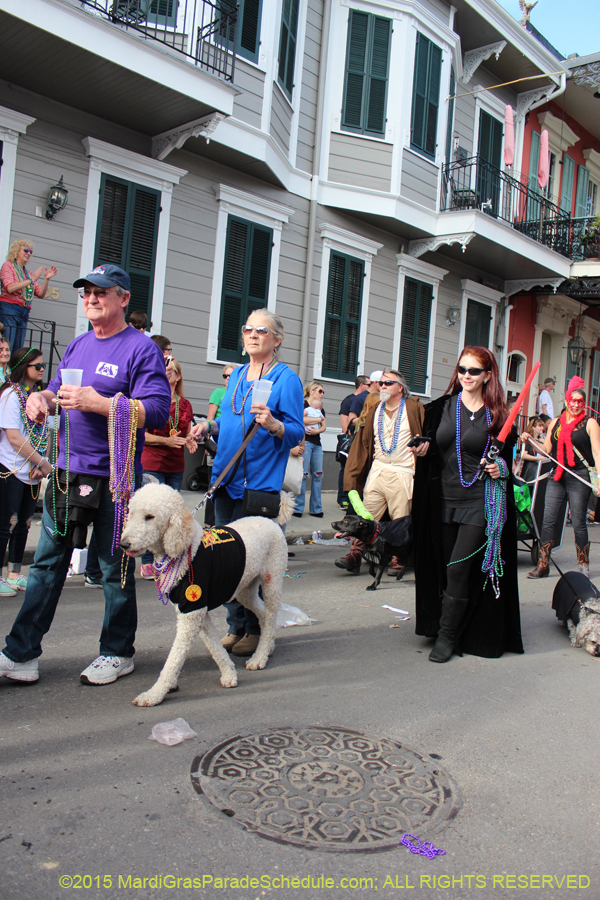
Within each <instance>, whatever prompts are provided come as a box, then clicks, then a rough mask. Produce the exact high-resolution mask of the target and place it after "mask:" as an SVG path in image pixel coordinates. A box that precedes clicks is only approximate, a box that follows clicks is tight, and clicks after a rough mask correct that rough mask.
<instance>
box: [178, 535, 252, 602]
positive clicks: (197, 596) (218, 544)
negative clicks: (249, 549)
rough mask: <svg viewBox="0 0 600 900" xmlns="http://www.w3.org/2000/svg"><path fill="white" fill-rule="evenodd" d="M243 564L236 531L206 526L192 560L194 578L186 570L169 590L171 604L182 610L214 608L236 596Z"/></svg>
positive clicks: (242, 546) (241, 550)
mask: <svg viewBox="0 0 600 900" xmlns="http://www.w3.org/2000/svg"><path fill="white" fill-rule="evenodd" d="M245 567H246V547H245V546H244V542H243V541H242V539H241V537H240V536H239V534H238V533H237V531H234V530H233V528H222V527H221V528H205V529H204V534H203V535H202V539H201V541H200V546H199V547H198V549H197V551H196V555H195V556H194V558H193V560H192V569H193V577H192V572H190V571H188V572H186V573H185V575H184V576H183V578H182V579H181V581H179V582H178V583H177V584H176V585H175V587H174V588H173V590H172V591H171V596H170V600H171V603H175V604H176V605H177V606H178V607H179V611H180V612H182V613H188V612H194V610H196V609H209V610H210V609H216V608H217V606H221V605H222V604H223V603H227V601H228V600H231V598H232V597H234V596H235V592H236V590H237V586H238V584H239V583H240V581H241V578H242V575H243V574H244V569H245ZM194 588H196V589H197V590H194ZM188 589H189V590H188ZM186 591H187V597H186Z"/></svg>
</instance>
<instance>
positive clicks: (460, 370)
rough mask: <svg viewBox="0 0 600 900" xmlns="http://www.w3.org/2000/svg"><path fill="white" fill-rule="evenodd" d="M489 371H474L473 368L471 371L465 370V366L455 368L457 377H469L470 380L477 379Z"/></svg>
mask: <svg viewBox="0 0 600 900" xmlns="http://www.w3.org/2000/svg"><path fill="white" fill-rule="evenodd" d="M489 371H490V370H489V369H476V368H475V367H473V368H472V369H467V368H466V366H457V372H458V374H459V375H470V376H471V377H472V378H477V377H478V376H479V375H481V374H483V372H489Z"/></svg>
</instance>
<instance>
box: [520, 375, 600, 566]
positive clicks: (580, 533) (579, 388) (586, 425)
mask: <svg viewBox="0 0 600 900" xmlns="http://www.w3.org/2000/svg"><path fill="white" fill-rule="evenodd" d="M584 387H585V382H584V380H583V378H580V377H579V376H578V375H574V376H573V378H571V380H570V381H569V385H568V387H567V391H566V393H565V403H566V406H567V408H566V410H565V411H564V412H563V414H562V415H561V416H559V417H558V418H556V419H553V420H552V422H551V423H550V426H549V428H548V432H547V434H546V440H545V441H544V443H543V445H542V446H543V448H544V450H545V451H546V453H550V454H551V455H552V456H553V457H554V459H557V460H558V462H559V463H560V466H557V467H556V470H555V472H554V476H553V478H552V479H551V480H550V481H549V482H548V487H547V488H546V499H545V503H544V522H543V524H542V533H541V535H540V555H539V560H538V564H537V566H536V567H535V569H534V570H533V571H532V572H530V573H529V574H528V576H527V577H528V578H546V577H547V576H548V572H549V569H550V552H551V550H552V547H553V546H554V540H553V537H554V529H555V526H556V520H557V518H558V514H559V511H560V508H561V506H562V504H563V501H564V498H565V494H566V495H567V498H568V500H569V506H570V507H571V522H572V523H573V532H574V535H575V550H576V552H577V568H578V569H579V571H580V572H582V573H583V574H584V575H585V576H586V578H589V575H590V542H589V541H588V530H587V505H588V500H589V499H590V494H591V492H592V486H591V484H590V486H589V487H586V485H585V484H582V483H581V481H579V479H577V478H573V477H572V476H571V475H569V472H568V470H569V469H570V470H572V471H573V472H575V473H576V474H577V475H579V477H580V478H583V479H585V481H589V480H590V475H589V469H590V468H591V467H593V466H596V468H597V469H598V471H600V427H599V426H598V423H597V422H596V420H595V419H591V418H589V417H588V416H586V412H585V410H586V394H585V391H584ZM522 437H524V438H525V435H522ZM527 437H529V435H527Z"/></svg>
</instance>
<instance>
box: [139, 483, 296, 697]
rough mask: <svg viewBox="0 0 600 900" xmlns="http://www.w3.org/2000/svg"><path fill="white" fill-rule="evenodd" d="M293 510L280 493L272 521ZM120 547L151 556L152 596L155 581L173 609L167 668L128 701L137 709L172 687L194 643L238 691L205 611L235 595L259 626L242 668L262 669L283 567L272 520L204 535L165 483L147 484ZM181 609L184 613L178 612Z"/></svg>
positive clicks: (248, 521)
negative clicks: (155, 570)
mask: <svg viewBox="0 0 600 900" xmlns="http://www.w3.org/2000/svg"><path fill="white" fill-rule="evenodd" d="M292 510H293V497H292V496H291V495H290V494H284V493H282V494H281V511H280V514H279V518H278V520H277V521H279V522H281V524H283V523H284V522H286V521H287V520H288V519H289V517H290V515H291V512H292ZM121 548H122V549H123V550H124V551H125V552H126V553H127V555H128V556H140V555H141V554H142V553H143V552H144V550H151V551H152V553H153V554H154V557H155V560H156V562H157V563H158V565H159V568H161V569H163V570H164V575H163V576H162V577H161V576H159V578H158V580H157V585H158V587H159V591H160V589H161V582H162V586H163V587H168V588H170V593H171V599H172V600H173V602H177V604H178V610H177V633H176V635H175V641H174V642H173V646H172V647H171V651H170V653H169V655H168V657H167V661H166V663H165V665H164V667H163V670H162V672H161V673H160V675H159V678H158V681H157V682H156V684H155V685H153V687H151V688H150V690H149V691H145V692H144V693H143V694H140V695H139V696H138V697H136V698H135V700H133V703H134V704H135V705H136V706H157V705H158V704H159V703H162V701H163V700H164V698H165V695H166V694H167V693H168V692H169V691H172V690H174V689H175V688H176V687H177V679H178V677H179V673H180V672H181V670H182V668H183V664H184V663H185V660H186V657H187V654H188V652H189V649H190V646H191V644H192V641H193V640H194V638H195V637H197V636H199V637H201V638H202V640H203V641H204V643H205V645H206V648H207V649H208V651H209V653H210V654H211V656H212V658H213V659H214V661H215V662H216V664H217V665H218V667H219V669H220V671H221V684H222V685H223V687H235V686H236V685H237V674H236V670H235V666H234V664H233V662H232V661H231V659H230V658H229V655H228V653H227V652H226V650H225V649H224V647H223V645H222V644H221V641H220V639H219V635H218V633H217V631H216V629H215V626H214V625H213V622H212V620H211V618H210V615H209V610H210V609H214V608H215V607H217V606H220V605H221V604H222V603H226V602H227V601H228V600H231V599H232V598H233V597H234V596H235V598H236V599H237V600H239V602H240V603H241V604H242V605H243V606H245V607H247V608H248V609H250V610H252V612H253V613H254V614H255V615H256V616H257V617H258V620H259V622H260V629H261V634H260V640H259V643H258V647H257V648H256V651H255V653H254V654H253V656H251V657H250V659H249V660H248V662H247V663H246V668H247V669H252V670H254V669H264V667H265V666H266V664H267V660H268V658H269V654H270V653H272V652H273V649H274V647H275V640H274V632H275V619H276V617H277V612H278V610H279V606H280V603H281V594H282V590H283V576H284V574H285V569H286V565H287V544H286V541H285V538H284V536H283V532H282V531H281V528H280V527H279V525H277V524H276V521H275V520H272V519H271V520H270V519H266V518H260V517H252V518H245V519H238V520H237V521H236V522H234V523H233V524H232V525H231V526H227V528H224V529H219V528H216V529H209V530H207V531H204V530H203V529H202V527H201V526H200V525H199V524H198V522H196V520H195V519H194V517H193V516H192V514H191V512H190V511H189V510H188V509H186V506H185V504H184V502H183V499H182V498H181V496H180V494H179V493H177V491H174V490H173V489H172V488H170V487H167V486H166V485H164V484H148V485H146V486H145V487H143V488H142V489H141V490H139V491H136V493H135V494H134V495H133V497H132V498H131V501H130V503H129V518H128V521H127V525H126V526H125V528H124V529H123V533H122V535H121ZM190 561H191V562H192V568H191V569H190ZM236 567H237V574H236ZM259 584H262V593H263V599H262V600H261V599H260V597H259V595H258V587H259ZM178 585H179V587H178ZM223 591H225V592H226V593H227V595H224V594H223ZM219 594H221V596H218V595H219ZM175 598H177V599H175ZM263 601H264V602H263ZM199 607H200V608H199ZM182 608H183V609H185V610H186V611H185V612H182V611H181V609H182ZM187 610H190V611H187Z"/></svg>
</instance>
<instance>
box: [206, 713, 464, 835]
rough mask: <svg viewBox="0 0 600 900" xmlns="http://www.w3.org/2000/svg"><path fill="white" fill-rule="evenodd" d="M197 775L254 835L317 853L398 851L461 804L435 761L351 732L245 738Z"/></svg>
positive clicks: (222, 747)
mask: <svg viewBox="0 0 600 900" xmlns="http://www.w3.org/2000/svg"><path fill="white" fill-rule="evenodd" d="M434 766H435V768H434ZM191 776H192V784H193V785H194V788H195V790H196V791H197V792H198V793H199V794H204V795H205V796H206V797H207V799H208V800H210V802H211V803H212V804H214V805H215V806H216V807H217V808H218V809H219V810H220V811H222V812H225V813H226V814H227V815H228V816H232V817H234V819H235V821H236V822H239V823H240V824H241V825H243V826H244V827H245V828H246V829H247V830H248V831H252V832H254V833H255V834H258V835H260V836H261V837H264V838H268V839H270V840H273V841H279V842H281V843H285V844H295V845H296V846H299V847H305V848H308V849H311V848H312V849H315V850H337V851H342V852H348V851H352V850H361V851H364V850H384V849H386V848H389V847H395V846H397V845H398V844H399V843H400V839H401V837H402V835H403V834H404V833H405V832H410V833H411V834H416V835H417V836H418V837H422V836H423V835H425V834H426V833H429V834H431V833H436V832H438V831H439V830H440V829H442V828H443V827H444V826H445V825H446V824H447V823H448V821H449V820H451V819H453V818H454V817H455V816H456V814H457V813H458V810H459V806H460V798H459V795H458V791H457V789H456V787H455V785H454V784H453V782H452V780H451V779H450V778H449V777H448V775H446V774H445V773H444V772H443V771H442V770H441V769H440V768H439V766H436V765H435V763H433V761H430V760H427V759H425V758H424V757H422V756H420V755H419V754H418V753H415V752H414V750H409V749H408V748H406V747H403V746H402V745H401V744H397V743H395V742H394V741H390V740H387V739H385V738H384V739H382V740H375V739H373V738H370V737H366V736H365V735H363V734H360V733H359V732H356V731H350V730H349V729H346V728H324V727H321V726H315V727H309V728H304V729H293V728H279V729H275V730H273V731H267V732H265V733H263V734H250V735H246V736H240V735H238V736H236V737H233V738H230V739H229V740H227V741H224V742H223V743H222V744H219V745H218V746H217V747H214V748H213V749H212V750H209V751H208V752H207V753H205V754H204V755H203V756H197V757H196V759H195V760H194V762H193V763H192V771H191Z"/></svg>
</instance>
